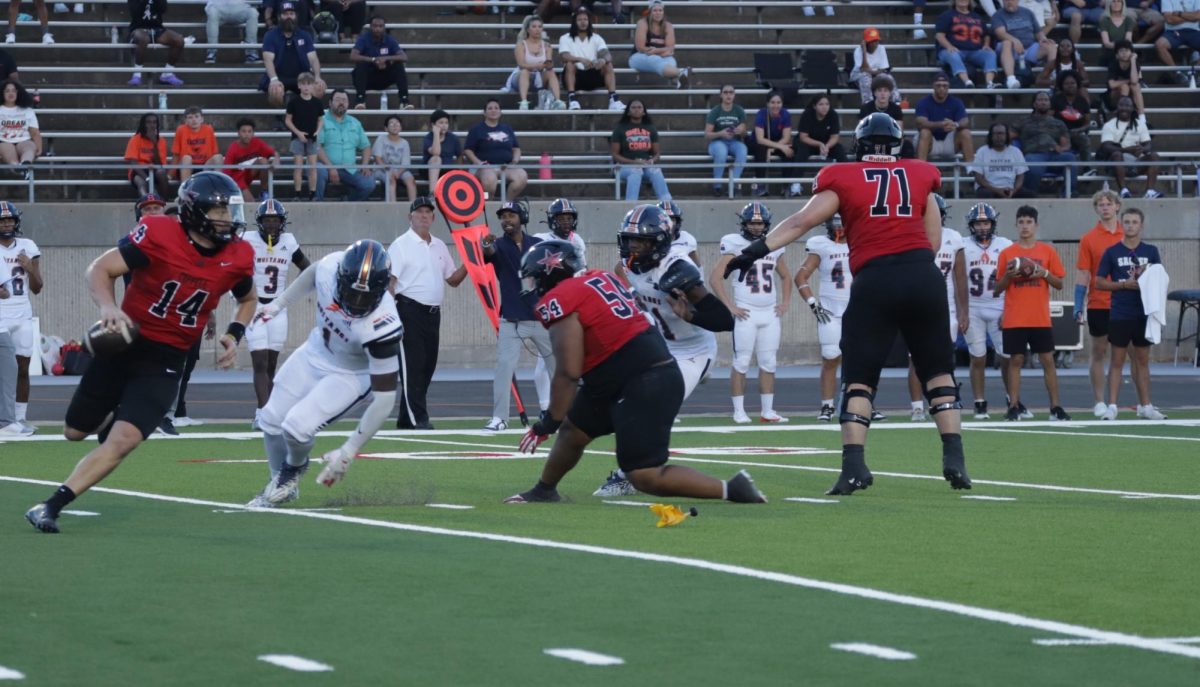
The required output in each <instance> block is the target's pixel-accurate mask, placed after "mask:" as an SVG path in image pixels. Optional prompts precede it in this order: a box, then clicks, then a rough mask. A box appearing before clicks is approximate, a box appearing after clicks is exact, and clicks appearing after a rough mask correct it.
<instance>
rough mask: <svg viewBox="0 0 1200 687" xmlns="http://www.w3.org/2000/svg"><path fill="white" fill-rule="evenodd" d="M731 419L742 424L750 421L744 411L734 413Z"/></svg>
mask: <svg viewBox="0 0 1200 687" xmlns="http://www.w3.org/2000/svg"><path fill="white" fill-rule="evenodd" d="M733 421H734V422H736V423H737V424H739V425H744V424H746V423H748V422H750V416H749V415H747V414H745V413H734V414H733Z"/></svg>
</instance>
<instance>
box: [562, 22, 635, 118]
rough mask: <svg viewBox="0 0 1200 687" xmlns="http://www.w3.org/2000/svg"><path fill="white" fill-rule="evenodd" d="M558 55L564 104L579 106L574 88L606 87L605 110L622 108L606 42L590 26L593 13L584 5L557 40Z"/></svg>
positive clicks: (569, 106) (573, 107) (583, 89)
mask: <svg viewBox="0 0 1200 687" xmlns="http://www.w3.org/2000/svg"><path fill="white" fill-rule="evenodd" d="M558 56H559V57H560V58H562V61H563V83H565V84H566V85H567V101H568V103H567V107H568V108H570V109H572V110H578V109H580V105H579V101H578V100H576V99H575V91H576V89H578V90H581V91H592V90H595V89H597V88H600V87H601V86H603V87H604V88H606V89H608V109H610V110H624V109H625V104H624V103H622V102H621V99H620V98H619V97H617V73H616V72H615V71H613V62H612V54H610V53H609V52H608V44H607V43H605V42H604V39H603V38H601V37H600V35H599V34H597V33H596V32H595V31H594V30H593V28H592V15H591V13H589V12H588V10H587V8H586V7H579V8H577V9H576V10H575V14H574V19H573V20H572V22H571V29H570V30H569V31H568V32H567V33H564V34H563V35H562V38H559V39H558Z"/></svg>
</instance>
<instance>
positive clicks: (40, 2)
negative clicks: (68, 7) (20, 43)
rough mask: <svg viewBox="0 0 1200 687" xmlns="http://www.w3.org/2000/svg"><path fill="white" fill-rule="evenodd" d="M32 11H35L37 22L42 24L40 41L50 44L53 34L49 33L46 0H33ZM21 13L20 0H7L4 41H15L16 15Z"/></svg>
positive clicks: (52, 40) (52, 41)
mask: <svg viewBox="0 0 1200 687" xmlns="http://www.w3.org/2000/svg"><path fill="white" fill-rule="evenodd" d="M33 8H34V11H35V12H37V17H38V23H40V24H41V25H42V43H45V44H47V45H51V44H53V43H54V36H53V35H52V34H51V33H50V15H49V13H48V12H46V0H33ZM20 13H21V0H9V3H8V35H7V36H5V37H4V42H5V43H16V42H17V15H19V14H20Z"/></svg>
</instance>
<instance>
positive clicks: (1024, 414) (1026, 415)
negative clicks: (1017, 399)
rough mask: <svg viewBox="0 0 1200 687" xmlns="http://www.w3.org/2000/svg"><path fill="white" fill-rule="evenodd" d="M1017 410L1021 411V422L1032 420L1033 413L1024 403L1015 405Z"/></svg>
mask: <svg viewBox="0 0 1200 687" xmlns="http://www.w3.org/2000/svg"><path fill="white" fill-rule="evenodd" d="M1017 410H1019V411H1021V419H1022V420H1032V419H1033V411H1032V410H1030V409H1028V408H1026V407H1025V404H1024V403H1017Z"/></svg>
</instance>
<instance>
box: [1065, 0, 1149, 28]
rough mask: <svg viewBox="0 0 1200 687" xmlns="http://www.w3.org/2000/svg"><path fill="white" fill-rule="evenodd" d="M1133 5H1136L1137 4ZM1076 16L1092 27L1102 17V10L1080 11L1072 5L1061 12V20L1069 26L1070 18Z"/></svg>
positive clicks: (1096, 8) (1088, 8)
mask: <svg viewBox="0 0 1200 687" xmlns="http://www.w3.org/2000/svg"><path fill="white" fill-rule="evenodd" d="M1134 4H1135V5H1136V4H1137V3H1134ZM1076 14H1079V15H1082V16H1083V23H1084V24H1092V25H1093V26H1094V25H1096V24H1099V23H1100V19H1101V18H1102V17H1104V8H1103V7H1086V8H1082V9H1081V8H1079V7H1076V6H1074V5H1068V6H1066V7H1064V8H1063V10H1062V20H1063V21H1064V22H1066V23H1068V24H1069V23H1070V22H1071V17H1073V16H1075V15H1076Z"/></svg>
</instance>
